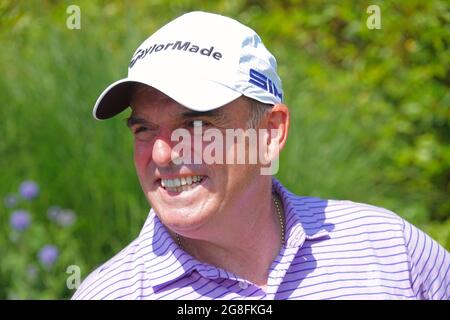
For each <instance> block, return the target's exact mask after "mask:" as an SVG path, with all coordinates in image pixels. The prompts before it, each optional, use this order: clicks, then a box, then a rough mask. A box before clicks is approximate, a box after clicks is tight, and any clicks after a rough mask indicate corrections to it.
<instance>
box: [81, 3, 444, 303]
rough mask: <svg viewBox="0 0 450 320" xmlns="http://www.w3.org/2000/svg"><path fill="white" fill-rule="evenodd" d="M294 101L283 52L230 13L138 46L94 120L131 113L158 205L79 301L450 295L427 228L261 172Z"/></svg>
mask: <svg viewBox="0 0 450 320" xmlns="http://www.w3.org/2000/svg"><path fill="white" fill-rule="evenodd" d="M283 98H284V97H283V91H282V85H281V80H280V78H279V76H278V74H277V64H276V60H275V58H274V57H273V56H272V54H271V53H270V52H269V51H268V50H267V49H266V48H265V46H264V45H263V43H262V41H261V38H260V37H259V36H258V35H257V34H256V33H255V32H254V31H253V30H251V29H250V28H248V27H246V26H244V25H242V24H240V23H239V22H237V21H235V20H233V19H230V18H227V17H223V16H219V15H215V14H210V13H204V12H191V13H188V14H185V15H183V16H181V17H179V18H177V19H175V20H173V21H172V22H170V23H168V24H167V25H165V26H164V27H162V28H161V29H159V30H158V31H157V32H155V33H154V34H153V35H152V36H150V37H149V38H148V39H147V40H146V41H145V42H144V43H143V44H141V46H140V47H139V48H138V49H137V50H136V52H135V54H134V55H133V57H132V59H131V62H130V65H129V69H128V77H127V78H125V79H122V80H119V81H117V82H115V83H113V84H112V85H110V86H109V87H108V88H107V89H105V91H104V92H103V93H102V94H101V96H100V97H99V99H98V100H97V103H96V105H95V107H94V117H95V118H97V119H107V118H110V117H112V116H114V115H116V114H118V113H120V112H121V111H123V110H124V109H126V108H127V107H131V109H132V114H131V116H130V118H129V119H128V121H127V124H128V127H129V128H130V130H131V132H132V134H133V135H134V141H135V144H134V162H135V166H136V171H137V175H138V178H139V182H140V184H141V187H142V190H143V192H144V195H145V196H146V198H147V200H148V202H149V204H150V205H151V207H152V209H151V210H150V213H149V215H148V218H147V220H146V222H145V224H144V227H143V229H142V231H141V233H140V234H139V236H138V237H137V238H136V240H134V241H133V242H132V243H131V244H130V245H129V246H127V247H126V248H125V249H123V250H122V251H121V252H120V253H118V254H117V255H116V256H115V257H113V258H112V259H111V260H110V261H108V262H107V263H105V264H104V265H102V266H100V267H98V268H97V269H96V270H95V271H94V272H92V273H91V274H90V275H89V276H88V277H87V279H85V281H84V282H83V284H82V285H81V286H80V288H79V289H78V290H77V292H76V293H75V295H74V297H73V298H74V299H333V298H357V299H361V298H370V299H373V298H375V299H398V298H400V299H446V298H448V297H449V292H448V288H449V282H450V281H449V278H450V276H449V272H448V270H449V265H450V257H449V254H448V252H446V251H445V249H443V248H442V247H441V246H439V244H437V243H436V242H434V241H433V240H432V239H431V238H429V237H428V236H427V235H426V234H424V233H423V232H421V231H420V230H418V229H417V228H415V227H414V226H412V225H411V224H409V223H408V222H406V221H404V220H403V219H401V218H400V217H399V216H397V215H396V214H395V213H392V212H390V211H388V210H386V209H383V208H379V207H374V206H370V205H366V204H360V203H354V202H351V201H338V200H322V199H319V198H311V197H300V196H296V195H294V194H292V193H290V192H289V191H288V190H287V189H286V188H284V187H283V186H282V185H281V183H280V182H279V181H278V180H276V179H275V178H273V177H272V175H271V174H267V172H270V170H269V171H267V170H263V169H267V164H270V166H269V169H271V170H273V168H274V167H273V163H275V162H276V160H277V158H278V155H279V152H280V150H282V149H283V147H284V145H285V142H286V139H287V136H288V129H289V121H290V120H289V110H288V108H287V106H286V105H284V104H283ZM181 138H182V139H181ZM256 154H257V155H258V156H255V155H256ZM212 160H213V161H212ZM275 171H276V169H275Z"/></svg>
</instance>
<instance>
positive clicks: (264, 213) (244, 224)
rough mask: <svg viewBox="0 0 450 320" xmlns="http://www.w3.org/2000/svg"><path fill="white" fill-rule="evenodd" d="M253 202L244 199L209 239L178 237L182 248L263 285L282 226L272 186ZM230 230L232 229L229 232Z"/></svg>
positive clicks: (276, 251) (203, 260)
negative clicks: (234, 217) (232, 214)
mask: <svg viewBox="0 0 450 320" xmlns="http://www.w3.org/2000/svg"><path fill="white" fill-rule="evenodd" d="M256 200H257V201H254V202H253V203H249V202H247V203H246V204H245V205H244V207H243V208H239V209H240V210H239V212H238V213H235V215H236V217H237V216H239V215H240V216H241V217H244V219H231V218H230V220H229V221H228V223H226V225H223V226H221V232H218V233H216V237H210V239H205V240H197V239H188V238H181V243H182V246H183V249H184V250H186V251H187V252H188V253H190V254H191V255H192V256H194V257H195V258H197V259H198V260H199V261H202V262H206V263H209V264H212V265H215V266H217V267H220V268H222V269H224V270H227V271H229V272H232V273H234V274H236V275H237V276H239V277H241V278H244V279H246V280H249V281H251V282H253V283H255V284H256V285H258V286H260V287H263V286H265V285H266V284H267V278H268V275H269V274H268V272H269V268H270V265H271V264H272V262H273V260H274V259H275V258H276V256H277V255H278V253H279V250H280V247H281V226H280V221H279V219H278V216H277V211H276V207H275V205H274V201H273V195H272V193H271V189H269V190H268V192H267V193H266V195H265V196H264V197H262V198H259V199H256ZM230 230H232V232H230Z"/></svg>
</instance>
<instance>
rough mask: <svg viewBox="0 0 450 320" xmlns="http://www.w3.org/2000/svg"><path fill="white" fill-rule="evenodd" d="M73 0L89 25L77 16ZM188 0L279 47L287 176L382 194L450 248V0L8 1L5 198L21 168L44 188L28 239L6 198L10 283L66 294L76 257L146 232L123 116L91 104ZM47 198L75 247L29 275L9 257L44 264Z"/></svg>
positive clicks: (0, 16)
mask: <svg viewBox="0 0 450 320" xmlns="http://www.w3.org/2000/svg"><path fill="white" fill-rule="evenodd" d="M71 4H76V5H79V6H80V9H81V30H69V29H68V28H67V27H66V19H67V17H68V14H67V13H66V9H67V7H68V6H69V5H71ZM371 4H376V5H379V6H380V8H381V23H382V28H381V29H379V30H369V29H368V28H367V26H366V20H367V18H368V17H369V14H368V13H367V12H366V9H367V7H368V6H369V5H371ZM192 10H205V11H211V12H216V13H221V14H224V15H227V16H231V17H234V18H236V19H238V20H239V21H241V22H243V23H244V24H247V25H249V26H250V27H252V28H253V29H255V30H257V32H258V33H259V34H260V35H261V37H262V38H263V40H264V42H265V44H266V46H267V47H268V48H269V50H271V51H272V52H273V53H274V55H275V56H276V57H277V60H278V64H279V73H280V75H281V78H282V79H283V86H284V90H285V97H286V103H287V105H289V107H290V109H291V112H292V124H291V129H290V136H289V139H288V144H287V147H286V149H285V150H284V151H283V154H282V156H281V161H280V172H279V173H278V178H279V179H280V180H281V181H282V182H283V183H284V184H285V185H286V186H287V187H288V188H290V189H291V190H292V191H294V192H296V193H298V194H302V195H314V196H320V197H323V198H339V199H351V200H354V201H359V202H367V203H371V204H374V205H379V206H384V207H387V208H388V209H391V210H393V211H395V212H397V213H398V214H399V215H401V216H403V217H405V218H406V219H408V220H409V221H411V222H412V223H414V224H416V225H417V226H419V227H420V228H422V229H423V230H424V231H426V232H428V233H429V234H430V235H431V236H433V237H434V238H435V239H437V240H438V241H439V242H440V243H442V244H443V245H445V246H446V248H447V249H450V197H449V183H450V144H449V140H450V91H449V85H450V72H449V64H450V52H449V39H450V27H449V21H450V11H449V4H448V2H447V1H444V0H432V1H419V0H412V1H350V0H344V1H307V0H297V1H294V0H292V1H286V0H285V1H279V0H273V1H250V0H247V1H225V0H219V1H214V2H207V3H205V2H203V1H198V0H197V1H179V0H178V1H167V0H166V1H163V0H154V1H144V0H142V1H133V2H132V5H131V4H130V3H129V2H127V1H77V2H73V1H50V0H46V1H20V2H16V1H13V0H3V1H2V2H0V44H1V48H2V50H0V69H1V70H2V76H1V77H0V96H1V97H2V106H1V107H0V119H1V120H0V121H1V122H0V124H1V125H0V136H1V139H0V176H1V177H2V183H1V184H0V197H1V196H4V195H6V194H7V193H9V192H13V191H15V190H17V187H18V185H19V184H20V182H21V181H22V180H25V179H33V180H34V181H37V182H38V184H39V185H40V187H41V189H42V191H41V195H40V200H39V201H38V202H37V203H36V204H35V205H34V206H33V208H32V211H33V215H34V216H33V219H34V220H35V221H37V222H36V223H33V224H32V225H31V226H30V229H29V230H27V231H26V232H27V233H26V234H24V238H23V239H22V240H23V241H25V242H29V246H31V247H32V248H34V249H29V250H30V251H29V252H31V253H30V254H24V253H23V250H25V249H21V247H20V246H19V245H18V244H17V243H14V242H12V241H11V239H10V237H9V236H8V235H9V234H10V230H9V224H8V221H9V214H10V211H9V210H7V209H6V208H4V207H1V206H0V234H1V236H0V251H1V252H2V254H3V256H4V258H3V259H2V261H1V262H0V298H14V297H17V298H27V297H28V298H29V297H31V298H67V297H70V296H71V294H72V292H71V291H70V290H68V289H67V288H66V287H65V285H66V284H65V279H66V277H67V274H65V267H66V266H65V265H66V264H67V265H69V264H75V265H79V266H80V267H81V269H82V276H83V277H85V276H87V274H88V273H89V271H91V270H92V269H93V268H94V267H95V266H97V265H99V264H101V263H103V262H104V261H106V260H107V259H108V258H110V257H111V256H113V254H114V253H116V252H118V251H119V250H120V249H121V248H123V247H124V246H125V245H126V244H128V243H129V242H130V241H131V240H132V239H133V238H135V237H136V236H137V234H138V232H139V230H140V228H141V226H142V224H143V221H144V220H145V218H146V214H147V212H148V209H149V208H148V204H147V203H146V201H145V199H144V197H143V195H142V194H141V191H140V187H139V184H138V181H137V178H136V175H135V172H134V167H133V161H132V152H133V151H132V139H131V136H130V135H129V134H128V131H127V129H126V127H125V125H124V123H123V122H124V121H123V119H124V118H125V115H121V116H119V117H116V118H115V119H113V120H110V121H107V122H96V121H94V120H93V119H92V116H91V108H92V106H93V104H94V102H95V100H96V98H97V96H98V94H99V93H100V92H101V90H103V89H104V88H105V87H106V86H107V85H108V84H109V83H111V82H112V81H114V80H116V79H119V78H121V77H123V76H125V75H126V70H127V65H128V62H129V59H130V58H131V55H132V53H133V52H134V50H135V49H136V48H137V46H138V45H139V44H140V43H141V42H142V41H143V40H144V39H145V38H146V37H147V36H148V35H150V34H151V33H152V32H153V31H155V30H156V29H157V28H159V27H160V26H162V25H163V24H164V23H166V22H168V21H169V20H171V19H173V18H175V17H176V16H178V15H180V14H182V13H184V12H188V11H192ZM221 36H226V31H225V32H224V34H223V35H221ZM50 205H59V206H62V207H67V208H72V209H73V210H74V211H75V212H76V213H77V214H78V219H77V222H76V224H75V225H74V226H73V230H71V231H70V232H69V231H68V230H66V229H65V232H67V236H70V239H71V241H69V242H67V241H68V240H67V239H66V238H64V237H62V236H52V237H51V239H52V241H53V242H55V243H56V244H57V245H58V246H60V247H61V246H62V247H63V250H64V252H65V253H63V255H62V256H64V258H62V259H61V260H60V262H59V263H60V266H59V269H58V268H56V269H54V270H53V271H52V272H53V273H51V274H50V275H48V276H47V277H46V278H45V279H48V280H46V281H44V282H41V283H40V284H39V285H34V286H33V287H30V286H29V285H27V284H26V281H25V279H24V278H23V272H22V273H20V272H19V271H17V272H16V273H12V272H11V265H13V266H14V265H16V266H18V270H22V269H23V268H25V266H26V265H29V264H30V263H33V261H25V260H24V259H31V260H32V259H33V258H32V257H35V254H34V252H35V250H36V248H37V246H38V244H39V245H40V244H41V242H43V241H44V238H45V237H47V236H49V234H53V233H54V231H51V230H52V228H53V227H52V226H51V224H50V223H49V222H48V221H47V220H46V218H45V215H46V210H47V207H48V206H50ZM30 210H31V209H30ZM58 232H59V231H58ZM63 238H64V239H63ZM22 246H26V245H25V244H22ZM35 247H36V248H35ZM27 252H28V251H27ZM20 268H22V269H20ZM22 271H23V270H22ZM50 279H53V280H50ZM21 281H23V285H22V286H21V285H20V283H21ZM49 281H53V282H54V283H53V284H51V283H50V282H49ZM55 283H56V284H55ZM30 288H31V289H30Z"/></svg>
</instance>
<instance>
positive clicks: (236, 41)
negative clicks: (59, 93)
mask: <svg viewBox="0 0 450 320" xmlns="http://www.w3.org/2000/svg"><path fill="white" fill-rule="evenodd" d="M138 83H140V84H146V85H148V86H151V87H153V88H155V89H157V90H159V91H161V92H163V93H164V94H166V95H167V96H169V97H170V98H172V99H173V100H175V101H177V102H178V103H180V104H181V105H183V106H185V107H186V108H189V109H191V110H195V111H209V110H213V109H216V108H219V107H221V106H223V105H225V104H227V103H229V102H231V101H233V100H235V99H237V98H238V97H240V96H241V95H245V96H247V97H249V98H253V99H255V100H258V101H260V102H262V103H267V104H277V103H281V102H282V101H283V90H282V87H281V79H280V77H279V76H278V74H277V62H276V60H275V57H274V56H273V55H272V54H271V53H270V52H269V51H268V50H267V49H266V47H265V46H264V44H263V43H262V40H261V38H260V37H259V36H258V35H257V34H256V32H255V31H253V30H252V29H250V28H249V27H247V26H244V25H243V24H241V23H240V22H238V21H236V20H233V19H231V18H228V17H224V16H221V15H217V14H212V13H206V12H199V11H195V12H190V13H186V14H184V15H182V16H180V17H178V18H176V19H175V20H172V21H171V22H169V23H168V24H166V25H165V26H163V27H162V28H161V29H159V30H158V31H156V32H155V33H154V34H152V35H151V36H150V37H149V38H148V39H147V40H145V41H144V42H143V43H142V44H141V45H140V46H139V48H138V49H137V50H136V51H135V53H134V54H133V57H132V59H131V62H130V65H129V67H128V77H126V78H124V79H121V80H118V81H116V82H114V83H112V84H111V85H110V86H108V87H107V88H106V89H105V90H104V91H103V92H102V94H101V95H100V97H99V98H98V99H97V102H96V103H95V106H94V110H93V115H94V117H95V118H96V119H98V120H103V119H108V118H111V117H113V116H115V115H116V114H118V113H120V112H122V111H123V110H124V109H126V108H127V107H128V106H130V100H131V95H132V93H133V87H134V86H135V85H136V84H138Z"/></svg>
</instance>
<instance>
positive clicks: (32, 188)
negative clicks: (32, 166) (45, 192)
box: [19, 180, 39, 200]
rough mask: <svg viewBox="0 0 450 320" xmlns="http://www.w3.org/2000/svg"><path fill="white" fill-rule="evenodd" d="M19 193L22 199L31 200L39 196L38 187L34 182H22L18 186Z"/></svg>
mask: <svg viewBox="0 0 450 320" xmlns="http://www.w3.org/2000/svg"><path fill="white" fill-rule="evenodd" d="M19 193H20V195H21V196H22V198H24V199H28V200H31V199H33V198H35V197H36V196H37V195H38V194H39V187H38V185H37V184H36V182H34V181H31V180H29V181H24V182H22V183H21V185H20V188H19Z"/></svg>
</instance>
